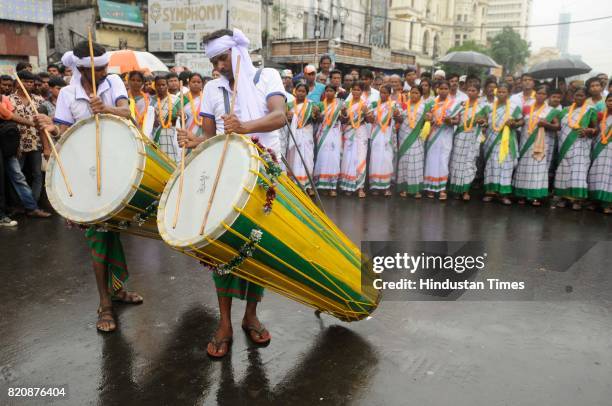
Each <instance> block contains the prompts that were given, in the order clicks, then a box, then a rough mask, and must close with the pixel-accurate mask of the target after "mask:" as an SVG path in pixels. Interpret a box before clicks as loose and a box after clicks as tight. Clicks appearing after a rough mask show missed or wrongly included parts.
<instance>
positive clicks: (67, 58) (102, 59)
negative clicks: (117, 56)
mask: <svg viewBox="0 0 612 406" xmlns="http://www.w3.org/2000/svg"><path fill="white" fill-rule="evenodd" d="M109 61H110V54H109V53H108V52H105V53H104V54H102V55H100V56H94V67H100V66H106V65H108V62H109ZM62 64H63V65H64V66H67V67H69V68H71V69H72V78H71V79H70V84H74V83H81V73H80V72H79V70H78V69H77V68H91V57H89V56H86V57H83V58H79V57H78V56H75V55H74V52H72V51H68V52H66V53H65V54H64V56H62Z"/></svg>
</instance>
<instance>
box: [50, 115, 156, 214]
mask: <svg viewBox="0 0 612 406" xmlns="http://www.w3.org/2000/svg"><path fill="white" fill-rule="evenodd" d="M99 120H100V168H101V170H100V175H101V185H102V187H101V193H100V196H98V191H97V185H96V121H95V119H94V117H91V118H88V119H85V120H82V121H79V122H78V123H76V124H75V125H73V126H72V127H70V129H68V131H66V133H65V134H64V135H63V136H62V138H61V140H60V142H59V143H58V145H57V148H58V154H59V156H60V158H61V160H62V163H63V164H64V169H65V171H66V176H67V177H68V181H69V183H70V186H71V188H72V193H73V195H72V197H70V196H69V195H68V190H67V189H66V185H65V183H64V180H63V178H62V174H61V171H60V169H59V165H57V161H56V160H55V159H53V158H51V159H50V160H49V166H48V168H47V174H46V187H47V194H48V196H49V201H50V202H51V204H52V206H53V208H54V209H55V210H57V211H58V212H59V213H60V214H61V215H62V216H63V217H65V218H67V219H68V220H71V221H74V222H77V223H86V224H89V223H98V222H101V221H104V220H107V219H108V218H110V217H112V216H113V215H114V214H116V213H117V212H118V211H120V210H121V209H123V207H124V206H125V204H124V203H123V202H124V201H125V202H128V201H129V200H131V198H132V196H133V195H134V194H135V193H136V190H135V189H134V188H133V187H132V186H133V185H134V184H136V185H138V184H139V183H140V180H141V179H142V173H141V172H140V171H139V170H138V169H139V168H144V157H143V156H142V155H141V154H143V153H144V145H143V141H142V140H141V139H140V138H138V137H139V134H138V129H137V128H136V127H135V126H133V125H132V124H131V123H130V122H129V121H127V120H123V119H121V118H119V117H116V116H111V115H102V114H101V115H100V116H99Z"/></svg>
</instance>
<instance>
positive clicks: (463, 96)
mask: <svg viewBox="0 0 612 406" xmlns="http://www.w3.org/2000/svg"><path fill="white" fill-rule="evenodd" d="M448 97H450V98H451V99H453V100H454V102H455V103H463V102H464V101H467V100H469V97H468V95H467V94H465V93H463V92H462V91H461V90H457V94H456V95H455V96H453V95H452V94H450V93H449V94H448Z"/></svg>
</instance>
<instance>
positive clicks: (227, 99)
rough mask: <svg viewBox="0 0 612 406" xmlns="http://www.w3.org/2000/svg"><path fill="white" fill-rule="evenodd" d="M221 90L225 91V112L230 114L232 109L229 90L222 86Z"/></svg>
mask: <svg viewBox="0 0 612 406" xmlns="http://www.w3.org/2000/svg"><path fill="white" fill-rule="evenodd" d="M221 90H222V91H223V105H224V106H225V114H229V111H230V97H229V92H228V91H227V89H226V88H224V87H222V88H221Z"/></svg>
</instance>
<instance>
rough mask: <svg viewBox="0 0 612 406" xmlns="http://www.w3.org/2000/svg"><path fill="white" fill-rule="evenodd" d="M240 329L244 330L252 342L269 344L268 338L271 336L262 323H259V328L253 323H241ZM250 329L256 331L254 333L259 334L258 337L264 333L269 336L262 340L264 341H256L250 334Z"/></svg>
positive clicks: (270, 338) (263, 344)
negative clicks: (246, 324) (247, 324)
mask: <svg viewBox="0 0 612 406" xmlns="http://www.w3.org/2000/svg"><path fill="white" fill-rule="evenodd" d="M242 330H244V332H245V333H246V335H247V336H248V337H249V339H250V340H251V341H252V342H253V343H254V344H257V345H262V346H265V345H268V344H270V340H272V336H271V335H270V332H269V331H268V330H266V327H265V326H264V325H263V324H260V325H259V328H257V327H256V326H254V325H249V326H245V325H244V324H243V325H242ZM251 331H254V332H256V333H257V334H258V335H259V337H263V336H264V333H268V337H269V338H268V339H267V340H264V341H257V340H255V339H254V338H253V336H252V335H251Z"/></svg>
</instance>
